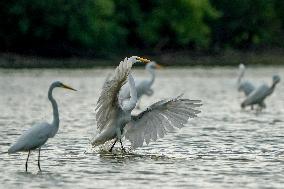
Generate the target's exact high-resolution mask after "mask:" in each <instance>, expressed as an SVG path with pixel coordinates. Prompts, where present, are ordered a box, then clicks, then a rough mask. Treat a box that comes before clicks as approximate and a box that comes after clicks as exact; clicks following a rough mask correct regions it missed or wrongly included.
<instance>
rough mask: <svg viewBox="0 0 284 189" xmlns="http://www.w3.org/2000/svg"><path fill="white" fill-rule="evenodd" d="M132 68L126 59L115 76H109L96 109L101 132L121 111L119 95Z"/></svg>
mask: <svg viewBox="0 0 284 189" xmlns="http://www.w3.org/2000/svg"><path fill="white" fill-rule="evenodd" d="M131 68H132V63H131V61H128V59H127V58H125V59H124V61H121V62H120V64H119V66H118V67H117V68H116V69H115V71H114V74H113V75H112V76H108V77H109V78H108V79H107V80H106V81H105V83H104V85H103V88H102V91H101V94H100V97H99V99H98V102H97V105H96V109H95V111H96V121H97V129H98V131H99V132H101V131H102V130H103V129H104V128H105V127H107V126H108V125H111V124H112V122H113V121H114V120H113V119H114V118H115V117H116V114H117V113H118V109H119V104H118V98H117V95H118V93H119V90H120V88H121V87H122V86H123V85H124V84H125V83H126V80H127V77H128V75H129V73H130V70H131Z"/></svg>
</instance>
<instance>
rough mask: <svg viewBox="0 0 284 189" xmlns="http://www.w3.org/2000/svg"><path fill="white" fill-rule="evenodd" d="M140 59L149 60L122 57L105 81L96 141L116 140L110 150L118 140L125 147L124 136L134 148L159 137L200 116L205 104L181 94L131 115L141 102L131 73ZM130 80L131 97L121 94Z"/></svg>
mask: <svg viewBox="0 0 284 189" xmlns="http://www.w3.org/2000/svg"><path fill="white" fill-rule="evenodd" d="M136 62H144V63H149V62H150V61H149V60H146V59H143V58H140V57H137V56H132V57H130V58H125V59H124V61H121V62H120V64H119V66H118V67H117V68H116V70H115V72H114V74H113V75H112V77H111V78H110V79H109V80H108V81H106V82H105V84H104V86H103V88H102V92H101V95H100V97H99V100H98V102H97V106H96V121H97V131H98V133H97V135H96V136H95V138H94V139H93V141H92V145H94V146H97V145H100V144H103V143H105V142H107V141H110V140H114V143H113V145H112V146H111V148H110V150H109V151H112V149H113V147H114V145H115V144H116V142H117V141H119V142H120V144H121V148H122V150H124V148H123V145H122V141H121V139H122V138H123V136H125V137H126V139H128V140H129V141H130V142H131V145H132V147H133V148H137V147H141V146H143V144H144V143H146V144H149V142H150V141H156V140H157V138H158V137H164V135H165V134H166V133H167V132H168V131H171V130H173V129H174V128H181V127H183V126H184V125H185V124H186V123H187V121H188V119H189V118H193V117H196V116H197V114H198V113H200V111H199V110H196V109H195V108H196V107H199V106H201V103H200V102H201V101H200V100H189V99H182V98H181V97H177V98H172V99H168V100H161V101H158V102H156V103H154V104H153V105H151V106H150V107H148V108H147V109H146V110H145V111H143V112H141V113H140V114H138V115H137V116H134V115H131V112H132V110H133V109H134V108H135V106H136V103H137V100H138V99H137V91H136V87H135V82H134V79H133V77H132V75H131V74H130V71H131V68H132V66H133V64H134V63H136ZM127 80H128V83H129V91H130V97H129V98H125V96H123V95H121V94H120V90H121V87H122V86H123V85H124V84H125V82H126V81H127Z"/></svg>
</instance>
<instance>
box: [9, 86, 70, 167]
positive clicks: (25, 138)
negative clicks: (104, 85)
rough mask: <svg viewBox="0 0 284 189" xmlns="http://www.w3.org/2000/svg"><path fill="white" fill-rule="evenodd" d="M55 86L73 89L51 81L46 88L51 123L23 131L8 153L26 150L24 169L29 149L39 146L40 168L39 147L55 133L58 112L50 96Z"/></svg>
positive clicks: (57, 125) (57, 123)
mask: <svg viewBox="0 0 284 189" xmlns="http://www.w3.org/2000/svg"><path fill="white" fill-rule="evenodd" d="M56 87H61V88H66V89H70V90H75V89H73V88H71V87H69V86H67V85H64V84H63V83H61V82H59V81H56V82H53V83H52V84H51V85H50V87H49V90H48V99H49V100H50V102H51V104H52V108H53V122H52V123H51V124H49V123H46V122H43V123H40V124H36V125H34V126H33V127H32V128H30V129H29V130H27V131H25V132H24V133H23V134H22V135H21V136H20V138H19V139H18V140H17V141H16V143H15V144H13V145H12V146H11V147H10V148H9V150H8V153H15V152H20V151H28V157H27V160H26V171H27V170H28V160H29V155H30V151H31V150H35V149H37V148H39V155H38V168H39V170H41V168H40V148H41V146H42V145H44V144H45V143H46V141H47V140H48V139H49V138H52V137H54V136H55V135H56V133H57V131H58V128H59V112H58V107H57V103H56V101H55V99H54V98H53V96H52V92H53V89H54V88H56Z"/></svg>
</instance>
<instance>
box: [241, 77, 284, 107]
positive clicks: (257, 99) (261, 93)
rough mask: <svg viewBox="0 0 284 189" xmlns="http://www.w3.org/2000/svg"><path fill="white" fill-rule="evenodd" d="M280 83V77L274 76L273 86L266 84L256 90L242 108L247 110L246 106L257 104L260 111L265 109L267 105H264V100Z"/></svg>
mask: <svg viewBox="0 0 284 189" xmlns="http://www.w3.org/2000/svg"><path fill="white" fill-rule="evenodd" d="M279 82H280V77H279V75H274V76H273V77H272V85H271V86H270V87H269V86H268V85H266V84H263V85H261V86H260V87H258V88H257V89H256V90H254V91H253V92H252V93H250V95H249V96H248V97H247V98H246V99H245V100H244V101H243V102H242V104H241V107H242V108H245V107H246V106H250V105H254V104H257V105H258V106H259V107H260V109H262V108H265V107H266V105H265V103H264V100H265V99H266V97H268V96H269V95H271V94H272V93H273V91H274V89H275V86H276V84H277V83H279Z"/></svg>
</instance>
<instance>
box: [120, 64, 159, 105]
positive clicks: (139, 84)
mask: <svg viewBox="0 0 284 189" xmlns="http://www.w3.org/2000/svg"><path fill="white" fill-rule="evenodd" d="M159 68H162V66H161V65H159V64H157V63H156V62H149V63H148V64H146V66H145V70H146V71H147V72H148V73H149V74H150V78H149V79H143V80H138V79H135V80H134V81H135V88H136V91H137V99H138V102H137V105H136V107H137V108H140V106H139V105H140V102H141V98H142V96H144V95H147V96H152V95H153V93H154V91H153V89H152V88H151V87H152V85H153V83H154V82H155V78H156V72H155V69H159ZM120 95H121V96H123V98H129V96H130V91H129V84H128V83H126V84H125V85H123V86H122V88H121V90H120Z"/></svg>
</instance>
